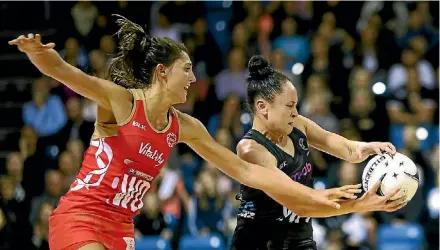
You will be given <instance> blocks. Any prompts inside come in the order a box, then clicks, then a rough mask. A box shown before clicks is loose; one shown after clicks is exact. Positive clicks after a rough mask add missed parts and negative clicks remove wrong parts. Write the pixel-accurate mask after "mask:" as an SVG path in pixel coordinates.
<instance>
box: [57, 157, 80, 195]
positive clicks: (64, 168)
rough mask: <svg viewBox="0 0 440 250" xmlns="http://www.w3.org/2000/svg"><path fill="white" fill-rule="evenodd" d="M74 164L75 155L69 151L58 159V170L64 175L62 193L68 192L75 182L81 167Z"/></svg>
mask: <svg viewBox="0 0 440 250" xmlns="http://www.w3.org/2000/svg"><path fill="white" fill-rule="evenodd" d="M74 162H75V161H74V159H73V155H72V154H71V153H70V152H69V151H64V152H63V153H61V154H60V155H59V157H58V168H59V170H60V173H61V174H62V189H63V191H62V192H67V191H68V190H69V188H70V185H71V184H72V183H73V181H75V177H76V174H77V173H78V170H79V167H78V166H77V165H75V164H74Z"/></svg>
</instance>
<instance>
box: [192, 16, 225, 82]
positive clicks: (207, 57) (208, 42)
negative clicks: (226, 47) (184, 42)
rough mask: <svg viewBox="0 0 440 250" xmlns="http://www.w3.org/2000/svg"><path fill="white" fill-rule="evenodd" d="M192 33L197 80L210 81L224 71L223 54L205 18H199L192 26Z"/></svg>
mask: <svg viewBox="0 0 440 250" xmlns="http://www.w3.org/2000/svg"><path fill="white" fill-rule="evenodd" d="M192 32H193V34H194V41H195V45H196V47H195V49H194V54H193V55H192V56H193V57H194V60H193V64H194V66H193V68H194V74H195V75H196V77H197V80H204V81H207V80H208V81H210V80H211V78H214V77H215V76H216V75H217V74H218V73H219V72H220V71H221V70H222V69H223V60H222V59H221V58H223V55H222V52H221V50H220V48H219V46H218V45H217V43H216V42H215V40H214V37H213V35H212V34H211V33H210V31H209V30H208V25H207V24H206V20H205V19H204V18H198V19H197V20H196V21H195V22H194V23H193V24H192ZM190 56H191V55H190Z"/></svg>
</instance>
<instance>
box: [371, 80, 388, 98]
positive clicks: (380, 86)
mask: <svg viewBox="0 0 440 250" xmlns="http://www.w3.org/2000/svg"><path fill="white" fill-rule="evenodd" d="M385 90H387V86H385V84H384V83H383V82H376V83H375V84H374V85H373V92H374V93H375V94H376V95H382V94H383V93H385Z"/></svg>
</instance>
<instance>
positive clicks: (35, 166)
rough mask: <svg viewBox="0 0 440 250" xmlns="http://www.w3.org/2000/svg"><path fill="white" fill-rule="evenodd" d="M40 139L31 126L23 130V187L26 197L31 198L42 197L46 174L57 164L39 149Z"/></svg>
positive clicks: (21, 140) (21, 153) (21, 146)
mask: <svg viewBox="0 0 440 250" xmlns="http://www.w3.org/2000/svg"><path fill="white" fill-rule="evenodd" d="M37 143H38V137H37V134H36V132H35V130H34V129H33V128H32V127H30V126H25V127H23V128H22V129H21V136H20V139H19V148H20V155H21V157H22V159H23V160H24V164H23V166H24V167H23V169H24V170H23V186H24V189H25V190H26V195H27V196H28V198H29V199H30V198H31V197H34V196H37V195H40V194H41V193H42V192H43V190H44V173H45V172H46V170H47V169H50V168H55V167H56V165H55V162H54V161H53V160H52V159H51V158H49V157H48V156H47V154H46V152H45V150H44V149H42V148H41V147H37Z"/></svg>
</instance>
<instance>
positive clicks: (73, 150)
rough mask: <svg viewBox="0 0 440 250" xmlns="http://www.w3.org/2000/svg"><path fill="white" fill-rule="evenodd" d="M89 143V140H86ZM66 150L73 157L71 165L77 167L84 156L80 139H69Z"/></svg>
mask: <svg viewBox="0 0 440 250" xmlns="http://www.w3.org/2000/svg"><path fill="white" fill-rule="evenodd" d="M87 144H89V142H87ZM67 151H68V152H69V153H70V154H71V155H72V157H73V165H74V166H75V168H77V169H79V168H80V167H81V163H82V161H83V157H84V151H85V149H84V143H83V142H82V141H81V140H71V141H68V142H67Z"/></svg>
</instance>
